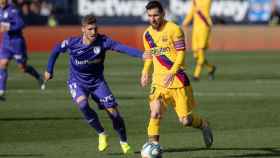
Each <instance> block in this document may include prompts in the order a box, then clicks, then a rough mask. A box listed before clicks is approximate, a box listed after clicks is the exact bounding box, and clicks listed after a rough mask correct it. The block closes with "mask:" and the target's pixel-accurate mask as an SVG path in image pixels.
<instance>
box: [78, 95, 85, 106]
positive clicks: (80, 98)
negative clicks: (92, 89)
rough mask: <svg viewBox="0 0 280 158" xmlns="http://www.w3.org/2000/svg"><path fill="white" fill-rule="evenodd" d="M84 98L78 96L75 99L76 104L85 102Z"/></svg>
mask: <svg viewBox="0 0 280 158" xmlns="http://www.w3.org/2000/svg"><path fill="white" fill-rule="evenodd" d="M86 99H87V98H86V96H79V97H78V98H77V99H76V103H77V104H78V105H79V104H80V103H81V102H82V101H84V100H86Z"/></svg>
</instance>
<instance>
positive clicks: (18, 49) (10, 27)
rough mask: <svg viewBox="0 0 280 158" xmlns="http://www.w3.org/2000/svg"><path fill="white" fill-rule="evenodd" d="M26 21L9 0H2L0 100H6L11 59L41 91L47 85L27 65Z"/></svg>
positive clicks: (0, 13)
mask: <svg viewBox="0 0 280 158" xmlns="http://www.w3.org/2000/svg"><path fill="white" fill-rule="evenodd" d="M23 28H24V21H23V19H22V17H21V15H20V13H19V10H17V9H16V8H15V7H14V6H13V5H12V4H9V3H8V1H7V0H0V32H2V33H3V37H2V40H1V46H0V100H5V96H4V95H5V92H6V81H7V78H8V72H7V68H8V65H9V62H10V60H11V59H15V61H16V63H17V65H18V67H19V68H20V69H21V70H22V71H23V72H24V73H27V74H29V75H31V76H32V77H34V78H35V79H36V80H37V81H38V83H39V85H40V86H41V89H44V87H45V85H44V82H43V79H42V76H41V75H40V74H39V73H38V72H37V71H36V69H35V68H34V67H33V66H31V65H29V64H27V53H26V44H25V39H24V37H23V34H22V30H23Z"/></svg>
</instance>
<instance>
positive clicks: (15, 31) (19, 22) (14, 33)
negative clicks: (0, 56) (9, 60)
mask: <svg viewBox="0 0 280 158" xmlns="http://www.w3.org/2000/svg"><path fill="white" fill-rule="evenodd" d="M0 23H1V24H6V25H10V30H9V31H8V32H5V33H4V34H3V42H7V41H9V40H12V39H15V38H22V29H23V28H24V22H23V19H22V17H21V16H20V13H19V11H18V10H17V9H16V8H15V7H14V6H13V5H11V4H8V5H7V6H6V7H5V8H3V9H2V8H0Z"/></svg>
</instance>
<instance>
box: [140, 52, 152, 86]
mask: <svg viewBox="0 0 280 158" xmlns="http://www.w3.org/2000/svg"><path fill="white" fill-rule="evenodd" d="M144 54H146V53H144ZM152 63H153V60H152V59H151V58H145V60H144V65H143V69H142V74H141V79H140V84H141V86H142V87H145V86H147V85H148V84H149V81H150V78H149V70H150V67H151V65H152Z"/></svg>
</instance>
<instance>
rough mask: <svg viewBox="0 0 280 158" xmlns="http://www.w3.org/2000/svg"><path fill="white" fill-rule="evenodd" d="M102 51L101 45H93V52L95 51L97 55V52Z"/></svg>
mask: <svg viewBox="0 0 280 158" xmlns="http://www.w3.org/2000/svg"><path fill="white" fill-rule="evenodd" d="M100 52H101V47H99V46H98V47H93V53H94V54H96V55H97V54H99V53H100Z"/></svg>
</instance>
